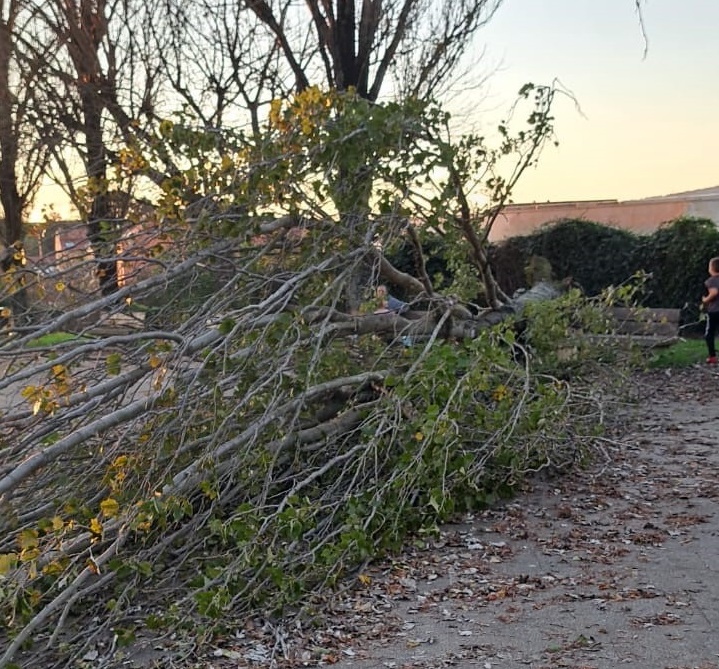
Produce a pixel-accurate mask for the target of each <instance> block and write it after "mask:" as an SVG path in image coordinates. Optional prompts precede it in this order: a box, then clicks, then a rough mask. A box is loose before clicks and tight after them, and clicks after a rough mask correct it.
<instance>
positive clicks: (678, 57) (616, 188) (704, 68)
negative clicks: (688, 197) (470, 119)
mask: <svg viewBox="0 0 719 669" xmlns="http://www.w3.org/2000/svg"><path fill="white" fill-rule="evenodd" d="M643 15H644V22H645V27H646V33H647V40H648V41H647V45H646V46H647V53H646V56H645V55H644V49H645V43H644V40H643V38H642V34H641V30H640V27H639V23H638V19H637V14H636V11H635V7H634V1H633V0H505V2H504V4H503V5H502V6H501V7H500V9H499V10H498V12H497V14H496V16H495V18H494V19H493V20H492V22H491V23H490V24H489V25H488V26H487V27H486V28H485V29H484V30H483V31H482V34H481V36H480V37H481V39H480V43H479V48H484V49H485V50H486V53H485V55H484V57H483V60H482V63H483V66H484V67H485V68H488V67H489V66H490V65H491V66H493V67H494V68H496V71H495V73H494V74H493V75H491V76H490V78H489V82H488V85H487V93H486V96H485V98H484V100H483V102H482V106H483V107H484V108H485V109H486V110H488V114H487V116H491V110H492V109H493V108H494V109H497V108H500V109H501V108H503V105H506V103H507V101H509V100H511V99H512V97H513V95H514V94H515V92H516V91H517V90H518V89H519V88H520V87H521V85H522V84H523V83H525V82H527V81H532V82H534V83H550V82H551V81H552V80H553V79H555V78H556V79H559V80H560V81H561V82H562V84H563V85H564V87H566V88H567V89H569V90H571V91H572V93H573V94H574V96H575V98H576V100H577V102H578V103H579V105H580V107H581V113H580V112H579V111H577V110H576V108H575V106H574V103H573V102H571V101H570V100H569V99H567V100H565V101H561V102H560V103H559V105H558V106H557V108H556V117H557V120H556V133H557V138H558V140H559V142H560V145H559V147H558V148H554V147H548V148H547V149H546V150H545V152H544V154H543V155H542V158H541V163H540V165H539V167H537V168H535V169H533V170H532V171H531V172H529V173H527V174H526V175H525V177H524V179H523V181H522V182H521V183H520V184H519V187H518V189H517V190H516V191H515V197H514V201H515V202H532V201H537V202H541V201H546V200H552V201H557V200H575V199H599V198H617V199H632V198H641V197H647V196H652V195H663V194H667V193H672V192H679V191H684V190H693V189H697V188H707V187H710V186H716V185H719V2H718V1H717V0H682V2H677V0H646V1H645V2H644V4H643ZM582 114H583V116H582Z"/></svg>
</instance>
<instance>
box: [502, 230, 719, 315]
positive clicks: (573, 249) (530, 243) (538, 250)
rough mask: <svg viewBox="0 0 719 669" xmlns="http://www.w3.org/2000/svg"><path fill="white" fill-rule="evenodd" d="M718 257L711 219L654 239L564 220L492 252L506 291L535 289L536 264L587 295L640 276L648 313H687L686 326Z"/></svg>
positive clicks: (658, 233)
mask: <svg viewBox="0 0 719 669" xmlns="http://www.w3.org/2000/svg"><path fill="white" fill-rule="evenodd" d="M713 256H719V230H717V227H716V225H715V224H714V223H713V222H712V221H711V220H708V219H699V218H681V219H677V220H675V221H670V222H669V223H666V224H664V225H662V226H661V227H660V228H659V230H657V231H656V232H654V233H653V234H651V235H637V234H634V233H632V232H628V231H626V230H620V229H617V228H612V227H610V226H607V225H602V224H600V223H596V222H592V221H583V220H564V221H558V222H556V223H554V224H552V225H548V226H545V227H543V228H541V229H540V230H538V231H537V232H535V233H533V234H531V235H527V236H524V237H513V238H510V239H508V240H506V241H504V242H502V243H501V244H498V245H495V246H493V247H492V249H491V258H492V263H493V266H494V268H495V274H496V276H497V278H498V280H499V282H500V285H501V286H502V288H503V289H504V290H505V291H507V292H510V293H511V292H513V291H514V290H516V289H517V288H520V287H526V286H528V285H529V284H530V283H531V280H532V277H531V276H528V272H527V269H528V268H531V267H532V266H536V265H537V263H536V258H537V257H540V258H544V259H546V260H547V261H548V262H549V264H550V265H551V269H552V275H553V277H554V278H555V279H567V278H571V279H572V280H573V282H574V283H576V284H578V285H579V286H581V287H582V289H583V290H584V292H585V293H586V294H588V295H597V294H599V293H600V292H602V290H604V289H605V288H607V287H608V286H617V285H620V284H622V283H624V282H625V281H627V279H629V278H630V277H631V276H632V275H633V274H635V273H636V272H640V271H643V272H646V273H647V274H648V275H649V279H648V281H647V284H646V286H645V290H644V292H643V295H642V297H641V301H642V304H644V305H645V306H649V307H669V308H677V309H683V310H684V311H683V321H684V322H692V321H694V320H696V319H697V318H698V313H699V311H698V304H699V301H700V298H701V295H702V293H703V283H704V281H705V280H706V278H707V262H708V260H709V258H711V257H713Z"/></svg>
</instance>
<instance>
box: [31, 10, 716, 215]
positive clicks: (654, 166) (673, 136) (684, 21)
mask: <svg viewBox="0 0 719 669" xmlns="http://www.w3.org/2000/svg"><path fill="white" fill-rule="evenodd" d="M643 14H644V22H645V27H646V33H647V39H648V43H647V53H646V56H645V55H644V49H645V43H644V39H643V37H642V33H641V30H640V27H639V22H638V18H637V15H636V12H635V7H634V0H504V3H503V5H502V6H501V7H500V8H499V10H498V12H497V14H496V15H495V17H494V19H493V20H492V21H491V22H490V24H489V25H487V26H486V27H485V28H484V29H483V30H482V32H481V33H480V35H479V40H478V43H477V51H476V53H475V54H472V55H473V56H475V57H476V58H477V59H478V60H479V54H480V52H481V51H482V50H484V52H485V53H484V55H483V56H482V58H481V61H479V64H478V66H477V67H478V68H479V69H480V71H481V72H483V73H488V72H492V74H490V75H489V78H488V81H487V84H486V86H485V87H484V89H483V91H482V92H481V93H477V94H476V95H477V98H478V99H477V102H476V104H473V108H474V109H475V110H479V113H478V114H477V116H478V118H479V120H478V121H477V122H478V123H480V124H488V123H490V121H491V119H492V118H495V119H499V118H500V117H501V115H502V114H503V113H504V110H505V109H507V108H508V107H509V105H510V102H511V100H513V99H514V97H515V95H516V92H517V91H518V90H519V89H520V88H521V86H522V85H523V84H524V83H526V82H529V81H531V82H534V83H537V84H548V83H551V82H552V80H553V79H558V80H559V81H561V83H562V84H563V85H564V87H566V88H567V89H569V90H571V91H572V93H573V94H574V96H575V98H576V100H577V102H578V104H579V105H580V107H581V112H579V111H578V110H577V109H576V108H575V105H574V103H573V102H572V101H571V100H569V99H565V100H560V101H559V103H558V105H557V107H556V113H555V115H556V134H557V139H558V141H559V147H558V148H554V147H552V146H549V147H547V148H546V149H545V151H544V153H543V155H542V157H541V160H540V164H539V166H538V167H536V168H533V169H532V170H530V171H529V172H527V173H525V175H524V176H523V179H522V181H521V182H520V183H519V185H518V187H517V189H516V191H515V193H514V198H513V199H514V201H515V202H533V201H536V202H544V201H547V200H550V201H561V200H582V199H603V198H610V199H619V200H626V199H633V198H642V197H650V196H653V195H664V194H667V193H674V192H680V191H684V190H693V189H697V188H707V187H710V186H716V185H719V0H682V1H681V2H679V1H678V0H645V1H644V3H643ZM480 76H483V75H482V74H480ZM464 99H465V100H468V97H467V96H466V95H465V96H464ZM488 129H489V128H487V130H488ZM63 200H64V199H63V198H62V197H61V195H60V191H59V189H55V188H46V189H43V192H42V193H41V198H40V203H39V206H38V207H37V209H36V210H35V212H34V214H35V217H36V218H40V216H39V213H40V212H39V210H40V207H41V206H42V203H43V202H48V201H52V202H55V203H56V207H57V209H58V210H59V213H60V214H61V215H68V213H69V212H67V206H66V205H64V201H63ZM35 217H33V220H36V218H35Z"/></svg>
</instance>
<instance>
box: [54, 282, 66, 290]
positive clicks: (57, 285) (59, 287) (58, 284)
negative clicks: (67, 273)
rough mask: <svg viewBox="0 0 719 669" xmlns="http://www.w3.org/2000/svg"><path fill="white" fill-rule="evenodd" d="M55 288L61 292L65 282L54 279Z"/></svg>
mask: <svg viewBox="0 0 719 669" xmlns="http://www.w3.org/2000/svg"><path fill="white" fill-rule="evenodd" d="M55 290H56V291H57V292H58V293H62V291H63V290H65V284H64V283H63V282H62V281H56V282H55Z"/></svg>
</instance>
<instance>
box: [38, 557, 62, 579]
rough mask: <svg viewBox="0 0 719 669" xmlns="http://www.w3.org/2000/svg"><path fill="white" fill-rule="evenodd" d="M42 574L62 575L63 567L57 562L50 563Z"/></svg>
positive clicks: (43, 569)
mask: <svg viewBox="0 0 719 669" xmlns="http://www.w3.org/2000/svg"><path fill="white" fill-rule="evenodd" d="M42 573H43V574H45V575H46V576H52V575H54V574H61V573H62V565H61V564H60V563H59V562H58V561H57V560H54V561H53V562H48V563H47V564H46V565H45V566H44V567H43V568H42Z"/></svg>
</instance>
